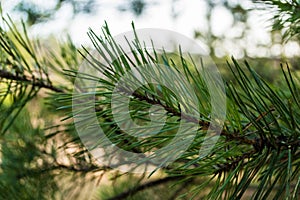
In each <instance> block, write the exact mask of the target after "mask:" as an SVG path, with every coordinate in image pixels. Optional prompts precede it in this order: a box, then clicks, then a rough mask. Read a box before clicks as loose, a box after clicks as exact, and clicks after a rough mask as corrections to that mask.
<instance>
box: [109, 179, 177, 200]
mask: <svg viewBox="0 0 300 200" xmlns="http://www.w3.org/2000/svg"><path fill="white" fill-rule="evenodd" d="M179 179H182V177H177V176H168V177H166V178H162V179H158V180H154V181H150V182H147V183H144V184H142V185H139V186H137V187H134V188H131V189H129V190H127V191H125V192H122V193H121V194H118V195H116V196H114V197H112V198H109V199H107V200H121V199H126V198H127V197H129V196H132V195H134V194H136V193H137V192H139V191H141V190H144V189H147V188H151V187H154V186H157V185H160V184H164V183H167V182H171V181H176V180H179Z"/></svg>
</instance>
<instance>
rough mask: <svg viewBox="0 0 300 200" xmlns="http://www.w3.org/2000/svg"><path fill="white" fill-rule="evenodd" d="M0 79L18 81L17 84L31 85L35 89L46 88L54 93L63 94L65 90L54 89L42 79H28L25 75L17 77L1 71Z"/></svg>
mask: <svg viewBox="0 0 300 200" xmlns="http://www.w3.org/2000/svg"><path fill="white" fill-rule="evenodd" d="M0 78H2V79H8V80H13V81H17V82H22V83H29V84H31V85H32V86H33V87H38V88H46V89H49V90H52V91H54V92H59V93H63V90H61V89H59V88H57V87H54V86H53V85H52V84H47V83H45V82H43V80H41V79H37V78H34V77H33V78H31V79H30V78H28V77H26V76H25V75H22V76H20V75H15V74H13V73H11V72H8V71H5V70H2V69H0Z"/></svg>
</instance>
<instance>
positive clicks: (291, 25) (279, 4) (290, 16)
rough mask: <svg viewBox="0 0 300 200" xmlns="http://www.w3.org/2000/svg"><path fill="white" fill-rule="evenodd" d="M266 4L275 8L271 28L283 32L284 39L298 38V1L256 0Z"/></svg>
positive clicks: (299, 6) (299, 27) (299, 18)
mask: <svg viewBox="0 0 300 200" xmlns="http://www.w3.org/2000/svg"><path fill="white" fill-rule="evenodd" d="M257 2H258V3H262V4H264V5H268V6H269V9H274V8H275V10H276V11H275V12H276V13H275V14H273V18H272V19H270V20H272V21H273V30H279V31H282V32H283V38H284V39H285V40H288V39H291V38H293V37H295V38H296V39H297V40H298V41H299V39H300V1H299V0H267V1H257Z"/></svg>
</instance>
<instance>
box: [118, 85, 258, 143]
mask: <svg viewBox="0 0 300 200" xmlns="http://www.w3.org/2000/svg"><path fill="white" fill-rule="evenodd" d="M120 92H124V93H126V94H131V92H130V91H128V90H127V89H125V88H121V89H120ZM131 95H132V96H134V97H136V98H137V99H139V100H141V101H146V102H147V103H149V104H152V105H153V104H159V105H160V106H162V107H163V108H164V109H165V110H166V111H167V112H169V113H171V114H173V115H174V116H177V117H180V118H182V119H184V120H186V121H188V122H192V123H196V124H199V125H200V126H201V129H202V130H208V128H209V125H210V123H209V122H207V121H204V120H198V119H196V118H194V117H192V116H188V115H186V114H184V113H181V112H180V111H177V110H176V109H174V108H172V107H169V106H167V105H164V104H162V103H161V102H160V101H159V100H156V99H154V98H152V99H151V98H149V97H147V96H145V95H141V94H139V93H138V92H136V91H135V92H133V93H132V94H131ZM221 135H223V136H225V137H226V138H227V139H229V140H236V141H239V142H241V143H243V144H248V145H254V144H256V143H257V141H255V140H254V139H253V140H250V139H248V138H246V137H244V136H240V135H238V134H237V133H234V134H232V133H228V132H226V131H225V130H222V132H221Z"/></svg>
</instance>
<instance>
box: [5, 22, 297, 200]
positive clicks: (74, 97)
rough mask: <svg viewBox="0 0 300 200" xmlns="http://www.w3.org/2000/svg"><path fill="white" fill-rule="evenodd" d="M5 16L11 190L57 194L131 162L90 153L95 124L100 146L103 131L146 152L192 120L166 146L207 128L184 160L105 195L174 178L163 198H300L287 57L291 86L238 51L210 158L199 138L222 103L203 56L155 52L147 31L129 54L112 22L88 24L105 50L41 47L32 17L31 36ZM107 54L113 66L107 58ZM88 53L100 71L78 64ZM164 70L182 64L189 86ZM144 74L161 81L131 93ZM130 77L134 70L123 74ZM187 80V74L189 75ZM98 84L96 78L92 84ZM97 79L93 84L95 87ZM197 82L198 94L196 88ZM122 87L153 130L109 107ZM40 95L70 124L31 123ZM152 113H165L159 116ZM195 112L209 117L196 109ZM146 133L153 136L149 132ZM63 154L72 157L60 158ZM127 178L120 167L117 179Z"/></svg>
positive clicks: (31, 195) (134, 115) (134, 112)
mask: <svg viewBox="0 0 300 200" xmlns="http://www.w3.org/2000/svg"><path fill="white" fill-rule="evenodd" d="M2 23H3V25H1V29H0V34H1V37H0V51H1V58H0V63H1V65H0V85H1V92H0V109H1V114H0V118H1V121H0V123H1V124H0V125H1V126H0V133H1V136H0V141H1V163H0V176H1V179H0V190H1V193H0V197H1V198H3V199H7V198H9V199H49V198H53V199H54V198H57V197H58V196H57V195H58V194H57V190H58V188H59V187H60V186H61V184H64V183H60V181H59V180H57V178H60V177H64V176H65V177H71V179H70V180H68V181H66V184H67V185H65V186H61V188H62V189H61V191H63V190H66V191H67V190H71V191H74V185H76V184H78V182H75V184H74V181H75V180H81V181H82V183H80V184H84V182H87V178H89V177H92V178H99V177H98V176H99V174H98V173H99V172H101V173H105V172H110V171H111V170H113V168H110V167H112V165H118V164H119V163H124V160H122V159H123V158H122V157H118V158H116V159H117V161H120V162H115V161H111V163H109V164H110V165H107V164H105V165H104V164H103V163H99V162H97V161H96V159H95V158H94V157H92V156H91V151H93V150H95V149H97V148H96V147H99V146H94V147H93V146H88V148H87V146H84V145H83V143H85V142H84V141H85V139H86V138H87V139H88V140H87V141H90V139H94V136H95V135H93V134H94V133H93V131H94V130H95V127H96V129H97V128H98V127H101V129H102V130H103V132H104V135H103V137H102V138H96V139H97V140H95V141H93V142H95V144H97V145H100V146H101V145H102V147H106V146H105V145H107V143H105V139H103V138H108V139H109V140H110V141H111V142H112V143H113V144H114V145H115V146H117V147H119V148H122V149H123V150H126V151H127V152H132V153H140V154H139V155H143V153H145V154H144V155H147V153H149V152H151V151H157V150H159V149H161V148H163V147H164V146H168V145H169V144H170V143H172V139H174V138H176V133H177V132H178V129H180V127H181V123H182V122H185V124H186V127H185V126H184V128H186V129H185V131H184V133H185V135H183V136H184V137H182V138H180V137H179V140H178V141H177V143H175V145H173V146H171V148H169V149H168V150H169V151H170V154H172V153H173V152H175V153H176V150H178V149H180V148H181V146H180V144H181V143H180V140H183V141H186V138H188V137H190V129H189V128H190V127H197V129H196V130H195V132H196V135H194V138H192V142H191V144H190V145H189V146H188V148H187V149H185V151H184V152H183V153H182V154H179V157H178V158H176V160H174V161H173V160H172V162H170V163H168V164H167V161H168V160H158V161H159V162H158V163H154V165H155V167H154V169H153V170H152V171H151V173H143V174H140V175H139V179H138V180H135V179H134V180H135V181H133V182H134V186H132V188H129V189H128V190H125V191H122V192H121V193H118V194H110V196H108V195H107V196H105V197H103V198H105V199H126V198H128V197H132V198H134V197H135V195H138V194H139V193H141V191H143V190H146V192H147V190H148V192H149V188H150V189H151V188H152V187H153V188H156V189H157V190H158V188H157V187H158V186H165V188H164V189H165V191H166V190H167V191H169V192H167V194H164V195H165V196H164V197H163V198H169V199H175V198H176V197H181V198H184V199H190V198H195V199H200V198H206V199H240V198H242V197H245V194H246V193H247V192H248V193H249V192H250V193H251V195H252V198H253V199H271V198H272V199H298V198H299V191H300V189H299V188H300V165H299V161H300V154H299V153H300V152H299V146H300V133H299V124H300V122H299V119H300V114H299V112H298V109H299V108H300V96H299V88H300V87H299V78H298V77H297V74H296V73H295V72H293V70H292V68H291V67H289V65H288V64H287V63H286V64H282V65H281V69H282V74H281V78H282V80H283V83H282V85H280V87H278V86H277V87H276V86H275V85H272V84H269V83H267V82H266V81H265V80H264V79H263V78H262V77H261V76H260V75H258V74H257V73H256V72H255V71H254V70H253V69H252V68H251V66H250V64H249V63H248V62H244V63H241V62H240V61H237V60H235V59H234V58H232V60H231V61H229V62H228V69H229V70H230V71H231V73H232V75H233V77H234V79H233V80H232V81H228V82H226V84H225V91H226V103H227V104H226V112H227V113H226V118H225V121H224V124H222V129H221V131H220V137H219V138H218V141H217V142H216V144H215V145H214V146H213V148H212V149H210V151H209V152H207V154H206V155H205V156H199V150H200V149H201V146H202V145H203V144H205V142H206V141H208V142H211V140H210V139H211V138H210V139H207V137H206V135H207V130H208V129H209V126H210V124H211V123H212V120H211V119H212V116H211V115H210V114H211V113H210V112H211V109H212V105H211V104H210V103H209V102H210V99H211V96H212V94H211V93H210V91H209V86H207V85H206V82H205V80H207V79H208V78H209V77H206V76H209V74H205V73H201V72H203V71H199V69H201V67H200V68H198V65H200V66H201V62H197V61H196V60H195V56H191V55H190V56H186V55H184V54H183V53H182V52H181V51H180V48H179V52H177V55H179V56H177V57H174V56H172V54H169V53H166V52H164V51H162V52H157V51H155V50H154V51H153V52H150V51H149V50H148V49H147V48H145V47H144V46H143V41H140V40H139V36H138V35H135V39H134V40H132V41H128V44H127V45H128V47H129V49H130V52H125V51H124V49H122V46H119V44H117V43H116V42H115V39H114V37H112V35H111V33H110V31H109V29H108V26H107V25H105V26H104V27H103V29H102V30H103V32H102V36H98V35H97V34H96V33H94V32H93V31H92V30H90V31H89V36H90V39H91V41H92V42H93V45H94V48H95V49H96V54H94V53H92V51H90V50H89V49H86V48H83V49H81V50H80V53H78V52H77V49H76V47H75V46H74V45H73V44H72V42H71V41H69V42H68V43H67V44H66V45H61V46H60V51H59V52H56V51H51V50H49V49H46V48H43V45H41V44H40V43H39V41H32V40H30V39H29V38H28V36H27V33H26V28H25V25H24V24H23V33H20V31H19V30H18V29H17V28H16V26H15V25H14V23H13V22H12V21H11V20H10V19H9V18H7V17H6V18H5V17H3V18H2ZM152 50H153V49H152ZM41 52H44V53H41ZM97 55H98V56H100V57H101V60H102V61H103V62H102V61H101V62H99V57H98V56H97ZM83 59H84V60H85V63H86V64H88V66H92V67H93V68H92V69H91V70H92V71H93V72H98V73H101V74H102V76H101V77H99V76H97V74H87V73H83V72H82V71H78V66H80V63H81V62H82V61H83ZM196 59H197V56H196ZM111 60H113V62H110V61H111ZM199 60H200V59H199ZM162 65H163V66H162ZM140 66H141V67H140ZM164 67H165V69H164ZM205 67H206V66H204V65H203V66H202V68H205ZM132 69H136V71H135V73H134V74H130V73H129V75H128V72H129V71H130V70H132ZM166 69H170V70H173V71H172V72H174V71H178V72H180V73H181V74H182V76H183V77H184V78H185V80H188V83H189V84H188V85H186V84H184V83H182V82H180V81H177V82H176V81H174V80H172V79H171V78H172V76H169V74H167V73H166V72H169V71H168V70H167V71H165V70H166ZM139 70H144V71H143V72H148V73H147V74H144V75H145V77H142V79H145V80H150V79H151V78H152V79H151V80H155V79H156V80H157V82H156V83H149V84H146V85H143V86H141V87H138V88H136V89H134V90H133V89H132V88H134V85H135V84H136V83H137V82H139V81H140V80H142V79H140V77H137V76H135V75H136V74H140V75H143V74H142V73H141V71H139ZM151 70H152V71H151ZM160 70H161V71H160ZM150 72H151V73H150ZM125 75H128V76H126V77H127V78H126V79H122V77H124V76H125ZM158 77H161V78H164V79H167V80H169V84H170V83H171V84H173V87H175V88H177V89H178V93H176V91H172V90H170V88H168V87H166V84H168V81H167V82H163V81H161V80H160V79H159V78H158ZM157 78H158V79H157ZM173 78H174V77H173ZM62 80H63V81H62ZM178 80H181V79H180V77H179V76H178ZM76 81H79V82H76ZM120 81H123V82H122V83H123V85H122V84H119V83H120ZM84 83H88V84H90V85H88V84H87V85H84ZM95 83H96V84H97V85H93V84H95ZM163 83H164V84H165V85H164V84H163ZM117 84H119V85H121V86H122V87H119V88H117V89H118V90H117V93H118V94H121V95H120V96H114V94H115V89H116V85H117ZM218 84H219V83H216V85H218ZM74 85H75V90H73V86H74ZM91 87H94V88H92V90H87V89H89V88H91ZM190 87H191V88H192V89H193V91H195V94H196V95H195V96H193V95H191V94H190V93H189V91H190ZM122 95H123V96H126V97H129V98H128V99H129V100H128V102H129V105H128V107H129V108H128V109H129V112H130V118H131V120H132V121H133V122H134V123H136V124H138V125H141V126H146V127H147V130H145V129H142V131H141V130H140V129H139V126H133V125H132V123H131V124H129V125H128V124H126V122H127V120H128V119H127V118H126V117H128V110H122V108H119V107H118V106H117V105H116V104H111V102H112V100H113V99H115V101H116V102H119V103H122V101H123V99H122V97H123V96H122ZM45 97H46V98H45ZM190 97H191V98H190ZM194 97H195V98H196V99H197V100H198V101H197V102H196V103H195V102H193V101H192V100H193V98H194ZM39 98H44V99H45V100H44V103H45V104H46V106H45V105H44V106H43V109H44V110H45V112H46V113H47V115H48V114H49V115H50V114H51V117H53V118H62V121H63V123H62V124H58V125H57V124H55V123H54V122H53V121H51V124H52V126H48V128H47V129H45V127H39V126H38V127H34V126H33V124H34V123H33V122H32V121H31V120H32V118H33V117H32V115H31V112H30V111H32V109H36V107H30V105H32V104H31V103H32V102H34V101H35V100H36V99H39ZM191 99H192V100H191ZM91 103H92V104H91ZM91 105H92V106H91ZM162 108H163V109H164V111H163V112H162V111H161V109H162ZM149 109H150V111H154V114H157V115H155V116H151V115H150V114H149ZM151 109H152V110H151ZM153 109H154V110H153ZM91 110H92V111H94V113H95V115H93V116H94V117H96V120H97V121H93V120H90V118H89V117H90V115H87V116H85V114H91V113H90V112H87V111H91ZM157 110H158V111H157ZM194 110H197V112H196V113H197V114H199V115H193V114H191V113H193V111H194ZM155 111H156V112H155ZM92 114H93V113H92ZM116 115H117V116H119V117H117V119H118V120H116ZM82 116H85V117H84V118H82ZM91 116H92V115H91ZM42 117H45V118H46V117H47V116H42ZM122 119H124V120H123V121H122ZM162 121H163V122H164V123H163V124H162V123H161V122H162ZM74 122H75V123H74ZM120 124H121V126H120ZM132 127H134V128H132ZM157 127H159V129H157ZM76 130H77V132H76ZM79 130H85V133H87V135H82V134H81V133H79V132H78V131H79ZM128 130H131V131H132V132H127V131H128ZM144 131H146V132H147V134H151V133H152V135H151V136H150V137H149V135H146V136H148V137H145V135H144V134H145V132H144ZM79 135H80V136H79ZM212 138H213V137H212ZM53 141H57V142H62V144H61V145H60V146H61V148H59V149H58V148H57V145H55V144H53ZM85 144H86V143H85ZM93 144H94V143H93ZM207 144H209V143H207ZM176 145H177V146H176ZM60 149H63V150H60ZM70 149H73V152H72V153H69V150H70ZM74 149H75V150H74ZM61 153H63V157H65V158H67V160H68V162H62V161H61V160H60V158H61V156H62V155H59V154H61ZM109 153H113V152H109ZM108 161H110V160H108ZM151 162H152V159H151V158H149V157H147V156H145V157H143V159H141V162H140V163H139V164H140V165H142V164H143V163H147V164H149V163H150V164H153V163H151ZM115 167H117V166H115ZM137 167H138V166H137ZM158 173H159V174H161V175H162V178H160V179H149V180H148V181H146V182H144V181H143V180H144V179H143V178H147V177H150V178H151V176H154V175H155V174H158ZM126 174H127V173H121V172H120V173H118V174H117V175H116V177H115V179H116V180H118V179H119V178H120V177H122V175H126ZM81 175H83V178H81ZM89 175H91V176H89ZM40 184H42V185H43V186H41V185H40ZM80 184H78V185H79V187H81V185H80ZM129 185H130V184H129ZM50 186H51V187H50ZM45 187H47V189H45ZM124 187H126V188H128V187H127V186H124ZM49 188H50V190H48V189H49ZM170 191H171V192H170ZM116 192H120V191H116ZM152 192H155V191H154V190H153V191H152ZM145 194H146V193H145ZM147 195H153V196H154V195H155V194H153V193H150V194H149V193H148V194H147ZM159 195H160V194H159ZM62 196H63V195H62ZM75 197H76V196H71V197H70V196H69V198H75ZM136 198H137V197H136ZM144 198H147V196H144ZM160 198H162V196H160Z"/></svg>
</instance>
